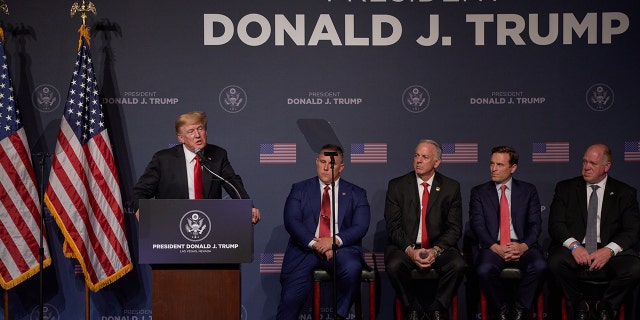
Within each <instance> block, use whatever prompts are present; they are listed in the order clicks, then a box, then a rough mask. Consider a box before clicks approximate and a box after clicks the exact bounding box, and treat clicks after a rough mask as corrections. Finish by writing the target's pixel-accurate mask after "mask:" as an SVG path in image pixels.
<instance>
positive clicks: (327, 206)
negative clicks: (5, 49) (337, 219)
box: [318, 186, 331, 238]
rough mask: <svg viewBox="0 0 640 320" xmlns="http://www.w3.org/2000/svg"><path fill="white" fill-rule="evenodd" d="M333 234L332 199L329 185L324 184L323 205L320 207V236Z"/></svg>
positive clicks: (324, 236)
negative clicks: (330, 198)
mask: <svg viewBox="0 0 640 320" xmlns="http://www.w3.org/2000/svg"><path fill="white" fill-rule="evenodd" d="M330 236H331V200H329V186H324V192H323V193H322V206H321V207H320V231H318V237H320V238H326V237H330Z"/></svg>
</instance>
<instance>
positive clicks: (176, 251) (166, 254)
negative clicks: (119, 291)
mask: <svg viewBox="0 0 640 320" xmlns="http://www.w3.org/2000/svg"><path fill="white" fill-rule="evenodd" d="M139 206H140V229H139V239H138V249H139V254H138V263H140V264H150V265H151V268H152V284H151V285H152V288H151V291H152V298H151V299H152V305H151V306H152V310H153V311H152V312H153V318H154V320H158V319H160V320H163V319H172V320H173V319H240V309H241V304H240V263H248V262H251V261H253V224H252V223H251V208H252V206H251V200H246V199H243V200H217V199H200V200H187V199H144V200H143V199H141V200H140V205H139Z"/></svg>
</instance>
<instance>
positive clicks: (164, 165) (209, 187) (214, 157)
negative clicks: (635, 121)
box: [133, 111, 260, 224]
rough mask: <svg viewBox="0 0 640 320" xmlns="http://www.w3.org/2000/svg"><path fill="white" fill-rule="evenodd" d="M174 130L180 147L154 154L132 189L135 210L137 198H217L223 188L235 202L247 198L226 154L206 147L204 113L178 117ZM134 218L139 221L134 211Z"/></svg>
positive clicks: (254, 218)
mask: <svg viewBox="0 0 640 320" xmlns="http://www.w3.org/2000/svg"><path fill="white" fill-rule="evenodd" d="M175 129H176V135H177V137H178V141H180V144H178V145H176V146H175V147H172V148H169V149H164V150H160V151H158V152H156V153H155V154H154V155H153V158H151V162H149V164H148V165H147V168H146V169H145V171H144V173H143V174H142V176H140V179H139V180H138V183H137V184H136V185H135V186H134V187H133V193H134V197H135V205H136V207H137V205H138V199H152V198H156V199H220V198H222V188H224V189H225V190H226V192H227V193H228V194H229V196H231V197H232V198H234V199H249V194H248V193H247V191H246V190H245V188H244V185H243V184H242V179H241V178H240V176H239V175H237V174H236V173H235V171H234V170H233V167H232V166H231V163H230V162H229V159H228V157H227V151H226V150H225V149H223V148H221V147H219V146H216V145H213V144H207V115H206V114H205V113H204V112H201V111H191V112H187V113H185V114H182V115H180V116H179V117H178V119H176V122H175ZM136 217H137V218H139V213H138V212H137V211H136ZM258 221H260V210H258V209H257V208H253V209H252V212H251V222H253V223H254V224H255V223H258Z"/></svg>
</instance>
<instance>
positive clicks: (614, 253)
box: [609, 248, 616, 257]
mask: <svg viewBox="0 0 640 320" xmlns="http://www.w3.org/2000/svg"><path fill="white" fill-rule="evenodd" d="M609 251H611V256H612V257H613V256H615V255H616V252H615V251H613V249H611V248H609Z"/></svg>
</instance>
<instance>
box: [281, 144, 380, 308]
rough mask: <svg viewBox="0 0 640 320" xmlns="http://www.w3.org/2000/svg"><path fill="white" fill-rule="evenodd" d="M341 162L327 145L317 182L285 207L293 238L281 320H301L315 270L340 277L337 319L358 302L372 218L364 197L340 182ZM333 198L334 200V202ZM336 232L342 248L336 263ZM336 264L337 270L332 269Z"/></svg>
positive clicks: (294, 193) (297, 188) (304, 184)
mask: <svg viewBox="0 0 640 320" xmlns="http://www.w3.org/2000/svg"><path fill="white" fill-rule="evenodd" d="M328 154H334V158H335V164H334V170H333V179H332V176H331V174H332V170H331V166H330V163H331V156H330V155H328ZM343 159H344V158H343V152H342V148H341V147H339V146H336V145H325V146H324V147H322V149H321V150H320V153H319V154H318V157H317V158H316V169H317V177H313V178H310V179H307V180H303V181H301V182H298V183H295V184H294V185H293V186H292V187H291V192H290V193H289V196H288V197H287V202H286V203H285V205H284V226H285V228H286V229H287V232H288V233H289V235H290V237H289V244H288V245H287V250H286V252H285V254H284V259H283V261H282V272H281V273H280V284H281V285H282V292H281V294H280V304H279V305H278V314H277V315H276V319H278V320H297V319H298V316H299V314H300V310H301V309H302V307H303V305H304V302H305V301H306V300H307V297H308V295H309V293H310V292H311V288H312V271H313V269H315V268H323V269H325V270H327V271H329V272H330V273H333V272H335V273H336V275H337V292H338V296H337V302H338V310H337V311H335V312H336V313H337V317H338V319H344V318H346V317H347V316H348V313H349V310H350V309H351V305H352V304H353V299H354V296H355V294H356V293H357V292H358V290H360V275H361V272H362V261H363V258H362V255H363V253H362V238H363V237H364V236H365V234H366V233H367V230H368V229H369V221H370V219H371V212H370V209H369V201H368V200H367V193H366V191H365V190H364V189H362V188H360V187H358V186H356V185H354V184H352V183H350V182H347V181H346V180H344V179H342V178H340V174H341V173H342V170H343V169H344V162H343ZM332 180H333V181H335V187H334V186H332ZM331 188H334V192H332V190H331ZM333 195H335V200H334V201H331V198H332V197H333ZM332 204H333V205H334V206H335V207H334V208H335V218H336V220H335V222H333V221H334V218H333V217H334V216H333V214H332V213H333V210H332V207H331V205H332ZM332 222H333V223H332ZM333 231H335V234H336V244H337V246H338V249H337V251H336V252H337V255H336V256H335V257H334V251H333V237H332V234H333ZM334 259H336V261H335V262H336V265H337V270H334V267H333V266H334Z"/></svg>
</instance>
